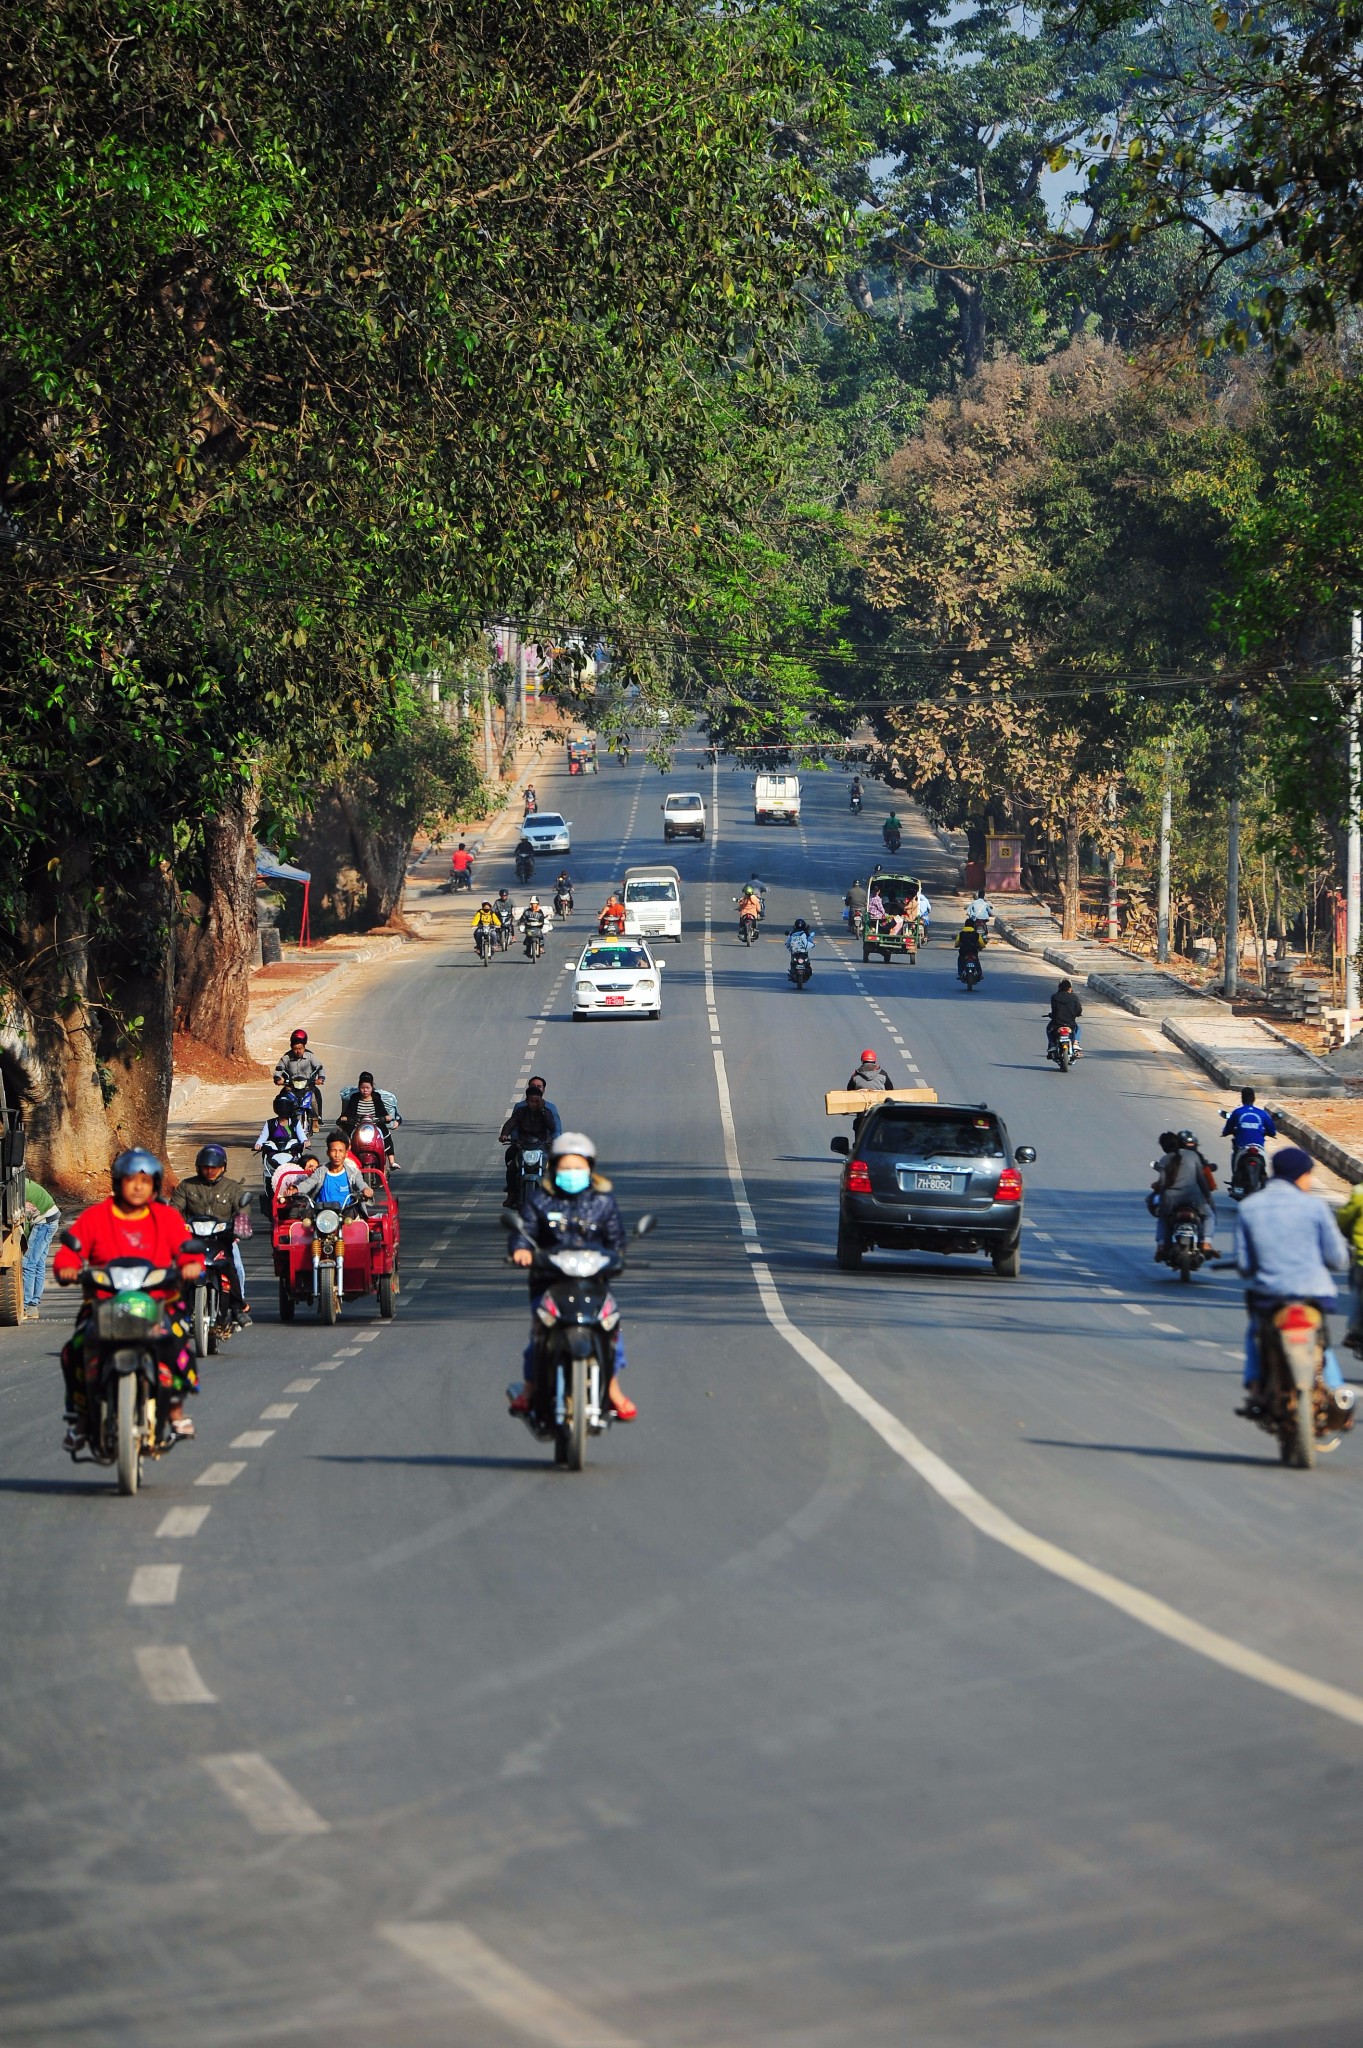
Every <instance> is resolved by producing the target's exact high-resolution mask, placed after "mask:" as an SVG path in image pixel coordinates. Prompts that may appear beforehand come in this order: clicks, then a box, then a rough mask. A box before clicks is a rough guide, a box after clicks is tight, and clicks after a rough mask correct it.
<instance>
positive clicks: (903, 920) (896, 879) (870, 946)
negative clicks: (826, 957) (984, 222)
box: [861, 868, 924, 967]
mask: <svg viewBox="0 0 1363 2048" xmlns="http://www.w3.org/2000/svg"><path fill="white" fill-rule="evenodd" d="M866 887H867V891H868V893H869V894H870V895H872V896H874V895H875V894H876V893H877V892H879V895H880V900H881V902H882V903H883V904H884V906H885V915H884V917H882V918H875V919H873V918H872V917H871V916H870V914H869V912H868V914H867V915H866V917H864V918H863V920H862V930H861V957H862V959H863V960H869V959H870V957H871V955H872V953H879V955H880V957H881V959H882V960H883V961H885V963H886V964H887V965H888V964H889V962H890V961H891V960H892V959H893V958H894V957H895V956H896V955H899V956H900V957H901V958H903V959H906V960H907V961H908V963H909V965H910V967H912V966H913V964H914V962H915V961H916V960H917V958H918V948H919V947H920V946H921V945H922V943H923V939H924V930H923V920H922V918H921V917H920V916H919V913H918V881H917V878H916V876H914V875H892V874H886V873H885V872H884V871H883V870H882V869H880V868H877V869H876V871H875V873H874V874H873V875H872V876H871V879H870V880H869V882H868V883H867V885H866Z"/></svg>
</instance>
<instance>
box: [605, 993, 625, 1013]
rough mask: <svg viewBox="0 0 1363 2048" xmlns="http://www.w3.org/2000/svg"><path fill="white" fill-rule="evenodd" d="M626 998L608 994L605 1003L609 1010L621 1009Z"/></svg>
mask: <svg viewBox="0 0 1363 2048" xmlns="http://www.w3.org/2000/svg"><path fill="white" fill-rule="evenodd" d="M624 1000H625V999H624V997H623V996H606V997H605V998H604V1001H605V1005H606V1008H607V1009H608V1010H610V1009H619V1008H620V1007H621V1006H622V1005H623V1003H624Z"/></svg>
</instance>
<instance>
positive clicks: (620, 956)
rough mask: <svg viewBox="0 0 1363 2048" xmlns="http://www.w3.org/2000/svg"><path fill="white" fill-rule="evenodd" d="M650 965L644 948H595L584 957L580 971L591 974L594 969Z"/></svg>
mask: <svg viewBox="0 0 1363 2048" xmlns="http://www.w3.org/2000/svg"><path fill="white" fill-rule="evenodd" d="M648 964H649V959H648V955H647V953H646V952H645V951H644V949H643V947H642V946H593V947H592V948H591V950H590V951H589V952H586V953H584V954H583V955H582V967H581V970H580V971H581V972H583V973H587V974H590V973H591V972H592V970H593V968H602V967H647V966H648Z"/></svg>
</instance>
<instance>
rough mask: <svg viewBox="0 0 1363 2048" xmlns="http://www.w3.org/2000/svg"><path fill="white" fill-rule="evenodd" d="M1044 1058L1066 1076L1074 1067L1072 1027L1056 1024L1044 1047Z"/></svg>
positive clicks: (1070, 1025)
mask: <svg viewBox="0 0 1363 2048" xmlns="http://www.w3.org/2000/svg"><path fill="white" fill-rule="evenodd" d="M1046 1057H1047V1059H1048V1060H1051V1061H1053V1062H1054V1063H1055V1065H1056V1066H1057V1067H1059V1069H1060V1071H1061V1073H1062V1074H1068V1072H1069V1070H1070V1068H1071V1067H1072V1066H1073V1065H1074V1026H1073V1024H1057V1025H1056V1027H1055V1030H1054V1032H1053V1033H1052V1036H1051V1042H1050V1044H1049V1045H1048V1046H1047V1047H1046Z"/></svg>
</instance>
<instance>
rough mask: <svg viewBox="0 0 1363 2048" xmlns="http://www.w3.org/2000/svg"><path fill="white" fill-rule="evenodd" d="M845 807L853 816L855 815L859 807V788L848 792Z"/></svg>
mask: <svg viewBox="0 0 1363 2048" xmlns="http://www.w3.org/2000/svg"><path fill="white" fill-rule="evenodd" d="M847 808H848V810H849V811H850V812H851V813H852V816H853V817H855V816H856V815H857V812H858V811H859V810H860V809H861V791H860V790H859V789H854V790H852V791H851V792H850V793H849V795H848V798H847Z"/></svg>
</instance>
